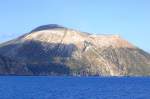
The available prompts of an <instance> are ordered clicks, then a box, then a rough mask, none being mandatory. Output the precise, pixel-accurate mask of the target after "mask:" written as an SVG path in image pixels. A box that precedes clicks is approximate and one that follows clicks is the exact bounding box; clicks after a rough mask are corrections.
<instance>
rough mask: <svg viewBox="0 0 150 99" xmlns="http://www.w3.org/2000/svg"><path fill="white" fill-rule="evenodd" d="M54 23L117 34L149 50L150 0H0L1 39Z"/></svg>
mask: <svg viewBox="0 0 150 99" xmlns="http://www.w3.org/2000/svg"><path fill="white" fill-rule="evenodd" d="M51 23H56V24H60V25H64V26H67V27H70V28H74V29H77V30H81V31H85V32H92V33H95V34H119V35H121V36H122V37H123V38H125V39H127V40H128V41H130V42H131V43H133V44H134V45H136V46H138V47H140V48H142V49H144V50H146V51H149V52H150V44H149V43H150V0H0V41H1V42H2V41H6V40H9V39H12V38H15V37H17V36H19V35H22V34H24V33H27V32H29V31H31V30H32V29H33V28H35V27H37V26H39V25H44V24H51Z"/></svg>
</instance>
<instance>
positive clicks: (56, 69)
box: [0, 24, 150, 76]
mask: <svg viewBox="0 0 150 99" xmlns="http://www.w3.org/2000/svg"><path fill="white" fill-rule="evenodd" d="M45 30H46V31H45ZM39 31H41V32H39ZM0 55H2V56H3V57H5V58H3V57H1V56H0V68H2V69H0V70H1V71H0V74H16V75H21V74H22V75H24V74H28V75H73V76H93V75H97V76H131V75H132V76H137V75H138V76H142V75H150V54H149V53H147V52H145V51H143V50H142V49H139V48H138V47H136V46H134V45H132V44H131V43H129V42H128V41H126V40H124V39H122V38H121V37H120V36H118V35H117V36H116V35H87V34H86V33H84V32H80V31H76V30H72V29H68V28H65V27H62V26H60V25H57V24H49V25H43V26H40V27H37V28H36V29H34V30H32V32H30V33H27V34H25V35H24V36H21V37H19V38H17V39H14V40H11V41H8V42H6V43H3V44H1V45H0ZM5 60H6V61H5ZM10 60H11V61H10ZM14 64H15V65H14ZM10 68H11V69H10ZM19 71H20V72H19Z"/></svg>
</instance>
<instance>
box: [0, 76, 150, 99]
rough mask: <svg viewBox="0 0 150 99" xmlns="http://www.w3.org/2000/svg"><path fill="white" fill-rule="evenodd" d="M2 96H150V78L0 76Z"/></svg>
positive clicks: (115, 98)
mask: <svg viewBox="0 0 150 99" xmlns="http://www.w3.org/2000/svg"><path fill="white" fill-rule="evenodd" d="M0 99H150V78H149V77H47V76H40V77H39V76H34V77H33V76H0Z"/></svg>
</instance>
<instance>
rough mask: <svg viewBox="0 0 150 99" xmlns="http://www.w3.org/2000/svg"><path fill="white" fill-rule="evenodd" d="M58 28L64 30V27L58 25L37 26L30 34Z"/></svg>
mask: <svg viewBox="0 0 150 99" xmlns="http://www.w3.org/2000/svg"><path fill="white" fill-rule="evenodd" d="M58 28H65V27H63V26H61V25H58V24H47V25H42V26H39V27H37V28H35V29H33V30H32V31H31V32H37V31H42V30H50V29H58Z"/></svg>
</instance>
